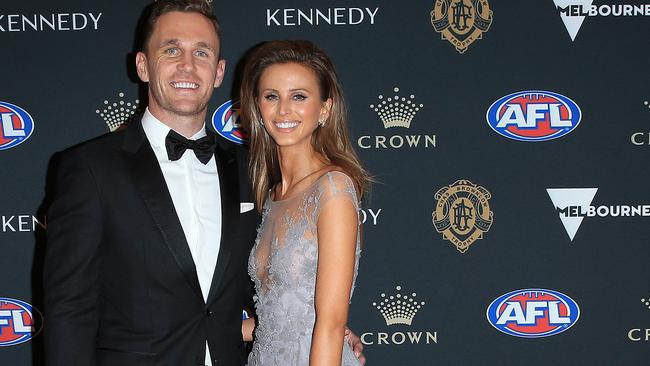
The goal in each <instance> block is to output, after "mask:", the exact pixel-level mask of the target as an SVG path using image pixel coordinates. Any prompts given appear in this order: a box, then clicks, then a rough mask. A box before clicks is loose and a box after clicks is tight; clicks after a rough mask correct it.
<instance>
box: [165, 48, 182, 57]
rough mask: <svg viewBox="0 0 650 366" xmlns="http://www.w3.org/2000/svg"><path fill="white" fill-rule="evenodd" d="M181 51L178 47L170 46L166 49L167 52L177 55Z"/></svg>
mask: <svg viewBox="0 0 650 366" xmlns="http://www.w3.org/2000/svg"><path fill="white" fill-rule="evenodd" d="M178 53H179V51H178V48H168V49H166V50H165V54H167V55H170V56H175V55H177V54H178Z"/></svg>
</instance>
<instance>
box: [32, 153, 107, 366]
mask: <svg viewBox="0 0 650 366" xmlns="http://www.w3.org/2000/svg"><path fill="white" fill-rule="evenodd" d="M47 217H48V226H47V244H46V249H45V264H44V269H43V276H44V279H43V284H44V300H45V302H44V312H45V320H44V343H45V359H46V364H47V365H48V366H73V365H79V366H81V365H84V366H90V365H95V364H96V358H95V352H96V347H97V345H96V343H97V329H98V322H99V320H98V309H97V307H98V305H97V302H98V297H99V296H98V295H99V287H100V284H99V265H100V263H99V256H98V251H99V244H100V241H101V237H102V217H101V204H100V199H99V193H98V187H97V184H96V182H95V177H94V176H93V174H92V171H91V169H90V165H89V164H88V162H87V161H86V160H85V159H84V157H82V156H81V154H79V153H78V152H75V151H71V152H68V153H66V154H64V156H63V157H62V159H61V164H60V167H59V170H58V174H57V179H56V186H55V195H54V199H53V201H52V204H51V206H50V208H49V210H48V215H47Z"/></svg>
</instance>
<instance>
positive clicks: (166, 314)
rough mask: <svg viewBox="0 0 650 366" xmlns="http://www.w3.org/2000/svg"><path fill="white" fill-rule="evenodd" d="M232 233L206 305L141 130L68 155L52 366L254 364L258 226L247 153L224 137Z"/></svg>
mask: <svg viewBox="0 0 650 366" xmlns="http://www.w3.org/2000/svg"><path fill="white" fill-rule="evenodd" d="M218 140H219V143H218V146H217V149H216V152H215V157H216V162H217V168H218V173H219V180H220V186H221V215H222V232H221V243H220V250H219V256H218V259H217V265H216V268H215V272H214V278H213V280H212V286H211V288H210V294H209V297H208V300H207V303H206V302H205V301H204V300H203V296H202V294H201V289H200V286H199V282H198V277H197V274H196V270H195V266H194V262H193V260H192V255H191V253H190V250H189V247H188V245H187V242H186V239H185V236H184V234H183V230H182V227H181V224H180V221H179V219H178V217H177V215H176V212H175V209H174V205H173V202H172V199H171V196H170V194H169V191H168V189H167V186H166V184H165V181H164V178H163V175H162V172H161V170H160V167H159V165H158V162H157V160H156V157H155V155H154V152H153V150H152V148H151V146H150V144H149V142H148V140H147V138H146V136H145V134H144V130H143V129H142V125H141V124H140V123H135V124H133V125H132V126H131V127H129V128H127V129H126V130H124V131H122V132H117V133H113V134H108V135H105V136H102V137H100V138H98V139H95V140H92V141H90V142H87V143H84V144H82V145H79V146H77V147H75V148H72V149H70V150H68V151H66V152H64V153H63V154H62V158H61V163H60V167H59V170H58V175H57V181H56V187H55V195H54V199H53V202H52V205H51V206H50V209H49V212H48V230H47V234H48V235H47V237H48V241H47V247H46V251H45V253H46V254H45V267H44V290H45V291H44V294H45V304H44V307H45V309H44V310H45V321H44V338H45V351H46V362H47V365H48V366H94V365H99V366H109V365H110V366H131V365H143V366H144V365H156V366H191V365H203V364H204V361H205V342H206V340H207V342H208V344H209V347H210V353H211V356H212V359H213V366H222V365H237V366H239V365H243V364H244V362H245V347H244V342H243V340H242V335H241V314H242V308H244V307H246V306H248V305H250V302H251V296H252V291H251V282H250V280H249V278H248V274H247V271H246V268H247V260H248V255H249V253H250V249H251V246H252V245H253V241H254V239H255V227H256V225H257V222H258V220H259V217H258V214H257V211H256V210H251V211H248V212H246V213H240V202H254V200H253V199H252V196H251V192H250V189H249V186H248V179H247V172H246V158H245V151H244V148H243V147H241V146H236V145H233V144H230V143H227V142H225V140H221V139H218Z"/></svg>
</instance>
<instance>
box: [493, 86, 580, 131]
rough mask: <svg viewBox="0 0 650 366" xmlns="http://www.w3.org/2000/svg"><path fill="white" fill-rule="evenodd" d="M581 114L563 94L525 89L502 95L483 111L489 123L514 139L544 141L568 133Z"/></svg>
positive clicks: (578, 120) (494, 128) (577, 122)
mask: <svg viewBox="0 0 650 366" xmlns="http://www.w3.org/2000/svg"><path fill="white" fill-rule="evenodd" d="M581 118H582V112H581V111H580V107H578V105H577V104H576V103H575V102H574V101H573V100H571V99H569V98H567V97H565V96H564V95H561V94H557V93H553V92H549V91H541V90H528V91H521V92H517V93H512V94H510V95H506V96H505V97H503V98H501V99H499V100H497V101H496V102H494V103H493V104H492V105H491V106H490V108H489V109H488V111H487V114H486V119H487V122H488V124H489V125H490V127H491V128H492V129H493V130H494V131H495V132H496V133H498V134H499V135H501V136H505V137H507V138H509V139H513V140H518V141H528V142H536V141H547V140H553V139H556V138H559V137H562V136H565V135H567V134H569V133H570V132H571V131H573V130H574V129H575V128H576V127H577V126H578V124H579V123H580V120H581Z"/></svg>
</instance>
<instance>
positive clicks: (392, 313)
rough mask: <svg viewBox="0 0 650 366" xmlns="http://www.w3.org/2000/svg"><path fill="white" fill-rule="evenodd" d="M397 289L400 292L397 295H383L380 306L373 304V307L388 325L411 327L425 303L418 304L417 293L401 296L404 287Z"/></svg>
mask: <svg viewBox="0 0 650 366" xmlns="http://www.w3.org/2000/svg"><path fill="white" fill-rule="evenodd" d="M395 289H396V290H397V291H398V292H397V293H396V294H394V295H386V294H381V297H382V300H381V301H380V302H379V304H378V303H376V302H373V303H372V306H374V307H376V308H377V310H379V312H380V313H381V315H382V316H383V317H384V319H385V320H386V325H393V324H406V325H411V322H412V321H413V318H414V317H415V314H416V313H417V312H418V310H420V309H421V308H422V306H424V301H421V302H417V301H416V300H415V297H416V296H417V294H416V293H415V292H413V293H412V294H411V295H410V296H409V295H404V294H401V293H400V291H402V286H397V287H395Z"/></svg>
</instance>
